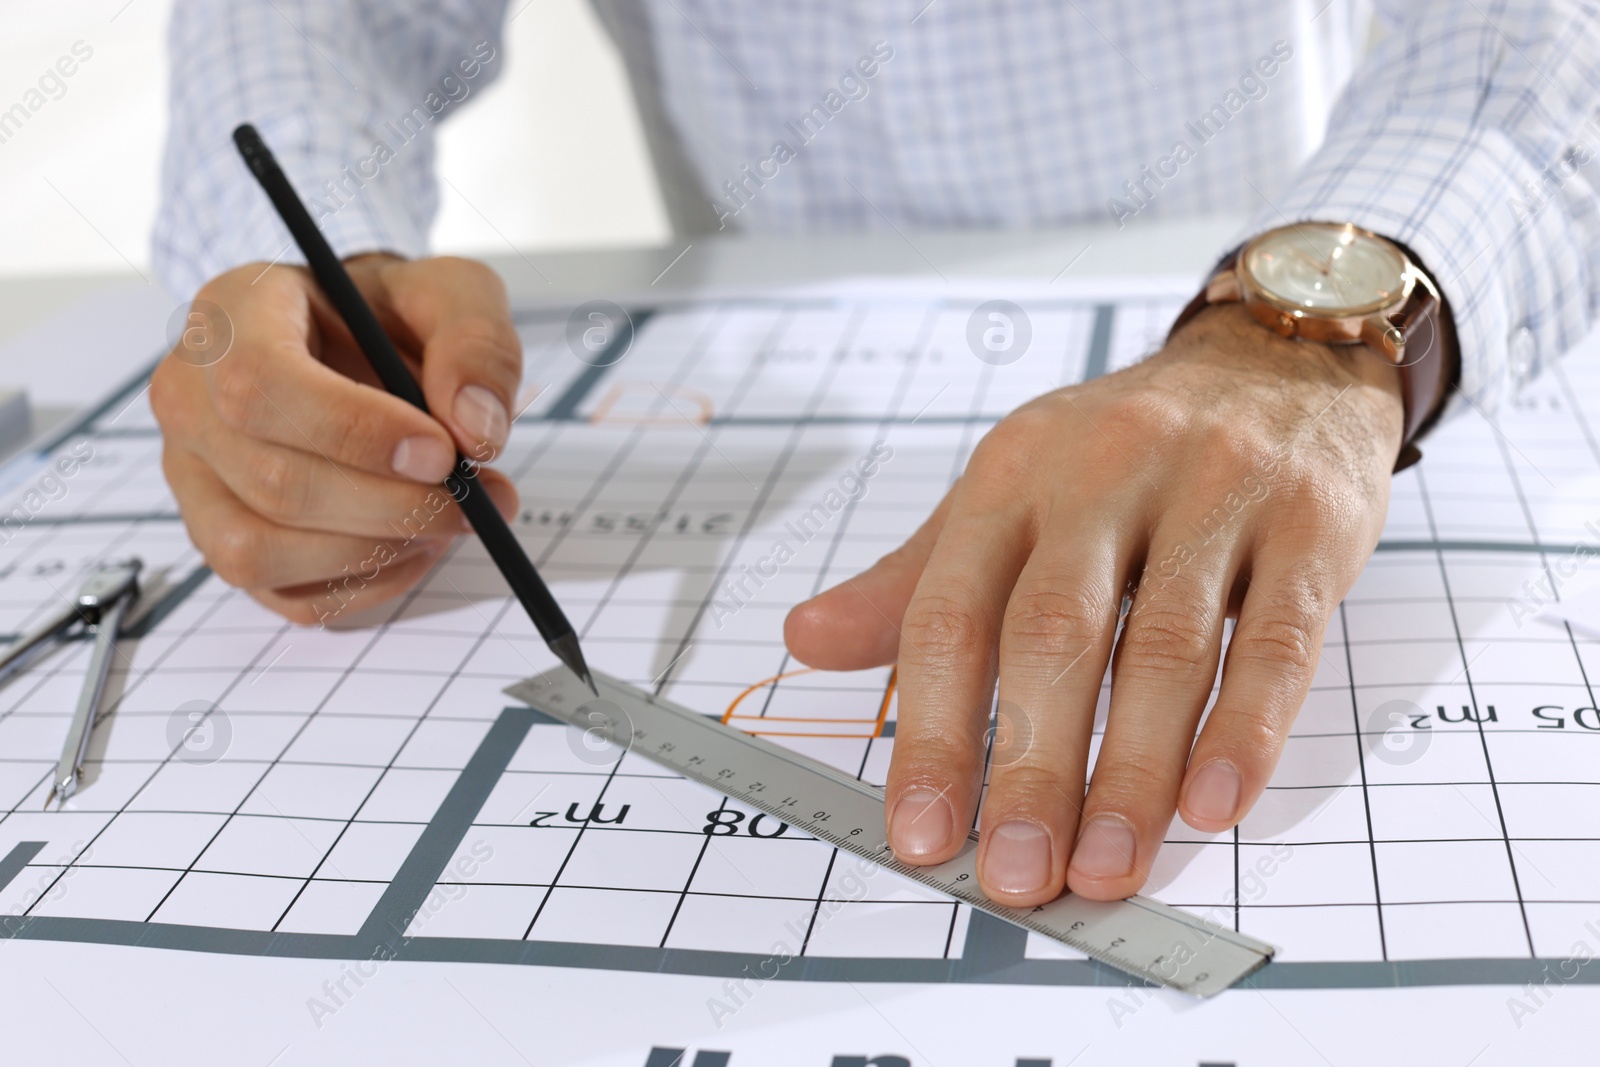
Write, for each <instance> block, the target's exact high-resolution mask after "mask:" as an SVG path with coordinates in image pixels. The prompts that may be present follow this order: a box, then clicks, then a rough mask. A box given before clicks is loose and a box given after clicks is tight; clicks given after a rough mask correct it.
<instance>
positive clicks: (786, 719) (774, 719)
mask: <svg viewBox="0 0 1600 1067" xmlns="http://www.w3.org/2000/svg"><path fill="white" fill-rule="evenodd" d="M815 670H816V668H815V667H802V668H800V669H799V670H797V671H785V672H784V673H782V674H774V675H773V676H772V677H771V678H763V679H761V681H759V682H757V683H756V684H754V685H752V686H750V687H749V688H747V689H745V690H744V692H742V693H740V694H739V695H738V696H736V697H734V698H733V703H731V704H729V705H728V710H727V711H725V712H723V713H722V722H723V725H725V726H726V725H728V724H730V723H731V722H732V721H733V720H734V719H744V720H748V721H751V722H770V723H795V722H832V723H839V724H841V725H845V724H850V723H861V724H863V725H865V723H866V721H867V720H864V719H830V718H807V717H802V716H798V715H770V716H762V715H735V714H734V712H735V711H737V710H738V707H739V705H740V704H741V703H743V702H744V698H745V697H747V696H749V695H750V694H751V693H754V692H755V691H756V690H758V689H764V688H766V687H767V686H769V685H775V684H777V683H778V682H781V681H782V680H783V679H785V678H793V677H795V676H796V675H801V674H811V673H812V672H814V671H815ZM898 678H899V669H898V668H896V669H894V670H891V671H890V672H889V684H888V685H886V686H884V690H883V700H882V702H881V703H879V705H878V714H877V717H876V718H874V719H872V720H871V722H872V732H871V733H870V734H837V733H826V734H824V733H808V732H805V731H778V730H746V731H745V732H746V733H759V734H760V735H761V736H762V737H832V738H845V739H847V740H860V739H861V738H863V737H882V736H883V724H884V722H885V720H887V718H888V716H889V704H890V702H891V701H893V700H894V691H895V685H896V682H897V679H898ZM740 729H744V728H743V727H740Z"/></svg>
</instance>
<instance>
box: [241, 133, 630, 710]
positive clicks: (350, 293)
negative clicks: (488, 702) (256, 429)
mask: <svg viewBox="0 0 1600 1067" xmlns="http://www.w3.org/2000/svg"><path fill="white" fill-rule="evenodd" d="M233 143H234V144H235V145H236V146H237V147H238V149H239V154H240V155H241V156H243V157H244V161H245V164H246V165H247V166H248V167H249V168H250V173H251V174H253V175H255V179H256V181H257V182H259V183H260V184H261V188H262V189H263V190H264V191H265V192H266V194H267V198H268V199H269V200H271V201H272V206H273V208H274V209H275V210H276V211H277V212H278V216H279V217H280V218H282V219H283V223H284V225H285V226H287V227H288V228H289V233H290V234H291V235H292V236H293V237H294V241H295V244H297V245H299V246H300V251H301V252H302V253H304V254H305V257H306V263H307V265H308V266H310V268H311V273H312V275H313V276H314V277H315V278H316V279H317V285H318V286H320V287H321V288H322V291H323V293H324V294H326V295H327V297H328V301H329V302H330V303H331V304H333V306H334V309H335V310H336V311H338V313H339V317H340V318H342V319H343V320H344V322H345V325H346V326H348V327H349V328H350V333H351V335H352V336H354V337H355V339H356V344H357V346H359V347H360V349H361V352H362V354H363V355H365V356H366V357H367V362H368V363H370V364H372V369H373V371H374V372H375V373H376V374H377V375H378V379H379V380H380V381H382V382H383V387H384V388H385V389H387V390H388V391H389V392H390V393H392V394H394V395H395V396H397V397H399V398H400V399H401V400H404V401H406V402H407V403H409V404H412V405H413V406H415V407H417V408H420V409H421V410H423V411H427V410H428V402H427V400H426V399H425V398H424V397H423V395H422V388H421V387H420V386H419V385H418V384H417V380H416V379H415V378H413V377H412V376H411V370H410V368H408V367H407V366H406V364H405V360H403V359H401V358H400V353H399V352H398V351H396V349H395V347H394V342H393V341H391V340H390V339H389V335H388V334H386V333H384V331H383V327H382V326H381V325H379V323H378V317H377V316H376V315H375V314H373V311H372V308H371V307H370V306H369V305H368V304H367V302H366V300H365V299H364V298H363V297H362V295H361V291H360V290H359V289H357V288H356V283H355V282H354V281H353V280H351V278H350V274H349V272H348V271H346V270H345V269H344V264H343V263H341V262H340V261H339V257H338V256H337V255H335V254H334V251H333V249H332V248H331V247H329V245H328V242H327V239H326V238H324V237H323V236H322V231H321V230H320V229H318V228H317V224H316V222H315V220H313V219H312V217H311V213H310V212H308V211H307V210H306V206H305V204H303V203H301V201H300V197H299V196H298V195H296V194H295V191H294V186H292V185H290V184H289V179H288V177H287V176H286V175H285V174H284V173H283V168H281V167H279V166H278V161H277V159H275V158H274V157H273V155H272V150H271V149H269V148H268V147H267V144H266V142H265V141H263V140H262V139H261V134H260V133H259V132H258V131H257V130H256V128H255V127H254V126H252V125H250V124H249V123H245V124H244V125H242V126H240V127H239V128H238V129H236V130H234V131H233ZM444 488H445V490H446V491H447V492H448V493H449V494H450V495H451V497H453V498H454V499H455V501H456V503H457V504H459V505H460V507H461V510H462V512H463V513H464V514H465V515H466V516H467V521H468V522H470V523H471V524H472V529H473V530H474V531H475V532H476V533H477V535H478V538H479V540H481V541H482V542H483V547H484V548H485V549H487V550H488V552H489V558H490V559H492V560H494V563H495V566H496V567H498V568H500V573H501V574H502V575H504V576H505V579H506V584H507V585H509V586H510V587H511V592H512V593H513V594H515V596H516V598H517V600H518V601H520V602H521V604H522V607H523V609H524V610H525V611H527V613H528V618H530V619H532V620H533V625H534V626H535V627H537V628H538V630H539V636H540V637H542V638H544V642H545V644H546V645H548V646H549V647H550V651H551V652H553V653H555V656H556V658H557V659H559V660H560V661H561V662H562V663H564V664H566V665H567V667H568V669H570V670H571V671H572V673H574V674H576V675H577V676H578V677H579V678H581V679H583V682H584V684H585V685H587V686H588V687H589V689H590V691H592V692H593V693H594V694H595V695H596V696H599V695H600V693H599V690H597V689H595V684H594V679H593V678H591V677H590V675H589V667H588V665H587V664H586V663H585V662H584V659H583V650H582V649H581V648H579V647H578V635H577V634H576V633H575V632H573V629H572V623H570V622H568V621H567V617H566V615H565V614H564V613H563V612H562V610H561V605H560V604H557V603H556V598H555V597H554V596H552V595H551V594H550V589H549V587H547V586H546V585H545V584H544V580H543V579H542V578H540V577H539V572H538V571H537V570H535V569H534V566H533V562H532V561H531V560H529V559H528V554H527V553H526V552H524V551H523V550H522V545H521V544H519V543H518V541H517V538H516V535H515V534H513V533H512V532H511V527H510V526H509V525H507V524H506V520H505V519H504V518H502V517H501V515H500V512H499V509H497V508H496V507H495V505H494V501H493V500H492V499H490V497H489V494H488V492H487V491H486V490H485V489H484V488H483V485H482V483H480V482H479V481H478V474H477V464H476V463H475V462H473V461H472V460H469V459H467V458H466V457H465V456H463V455H462V454H461V453H460V452H459V451H457V452H456V466H455V470H453V471H452V472H451V473H450V476H449V477H447V478H446V479H445V480H444Z"/></svg>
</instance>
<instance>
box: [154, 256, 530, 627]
mask: <svg viewBox="0 0 1600 1067" xmlns="http://www.w3.org/2000/svg"><path fill="white" fill-rule="evenodd" d="M348 266H349V269H350V273H351V275H352V276H353V277H354V279H355V281H356V284H357V286H359V287H360V289H361V291H362V293H363V295H365V297H366V299H367V302H368V303H370V304H371V305H372V307H373V310H374V311H375V312H376V313H377V315H378V319H379V321H381V322H382V323H383V325H384V328H385V329H386V330H387V331H388V333H389V335H390V336H391V337H393V338H394V340H395V344H396V346H397V347H398V348H399V349H400V352H401V354H402V355H404V356H405V357H406V360H407V362H408V363H410V365H411V369H412V372H413V373H414V374H415V375H416V376H417V378H418V380H419V381H420V383H421V385H422V391H423V393H424V395H425V396H426V397H427V400H428V407H429V409H430V411H431V412H432V415H431V417H430V416H429V415H426V414H423V413H422V412H421V411H419V410H417V409H416V408H414V407H412V406H411V405H410V404H408V403H406V402H405V401H403V400H400V399H399V398H397V397H394V396H390V395H389V394H388V393H386V392H384V390H383V388H382V386H381V385H380V384H379V383H378V381H377V378H376V376H375V375H374V374H373V373H372V371H371V369H370V368H369V367H368V365H367V362H366V360H365V359H364V358H363V357H362V355H361V352H360V350H359V349H358V348H357V347H356V345H355V342H354V340H353V339H352V338H351V337H350V334H349V331H347V330H346V329H345V326H344V323H343V322H342V321H341V320H340V319H339V316H338V315H337V313H336V312H334V310H333V308H332V306H331V305H330V304H329V303H328V302H327V300H326V299H325V298H324V297H323V296H322V293H321V292H320V290H318V288H317V286H316V283H315V282H314V281H313V280H312V278H311V275H310V273H309V272H308V271H306V270H304V269H303V268H299V267H283V266H273V267H268V266H266V265H265V264H261V263H255V264H250V265H248V266H244V267H240V268H238V269H237V270H233V271H229V272H228V273H227V274H223V275H221V276H220V277H217V278H214V279H213V280H212V281H210V282H209V283H207V284H206V286H205V287H204V288H203V289H201V290H200V292H199V294H198V296H197V297H196V299H197V301H209V302H210V303H211V304H214V305H216V306H217V307H220V308H221V310H222V312H223V314H225V315H226V316H227V318H228V320H229V322H230V323H231V326H232V331H233V338H234V340H233V345H232V348H231V349H230V350H228V351H227V353H226V355H224V356H223V357H222V358H221V359H219V360H217V361H216V362H214V363H209V364H208V365H200V364H202V363H206V362H207V361H206V360H203V359H195V358H194V354H193V353H191V352H188V351H185V350H184V348H183V346H182V345H180V346H179V348H177V349H175V350H174V351H173V353H172V354H170V355H169V356H168V357H167V358H166V359H165V360H164V361H163V362H162V364H161V365H160V367H158V368H157V370H156V373H155V376H154V377H153V378H152V379H151V383H150V403H151V406H152V407H153V408H154V410H155V414H156V418H157V419H158V420H159V421H160V423H161V429H162V433H163V435H164V437H165V448H164V451H163V454H162V465H163V467H164V469H165V471H166V475H167V481H168V482H169V483H170V484H171V485H172V491H173V493H174V494H175V495H176V496H177V499H178V505H179V508H180V509H181V510H182V512H183V518H184V523H185V524H186V525H187V526H188V529H189V536H190V538H191V539H192V540H193V541H194V543H195V544H196V545H197V546H198V547H199V548H200V551H201V552H202V553H204V555H205V558H206V562H207V563H209V564H210V565H211V567H212V569H214V570H215V571H216V572H217V574H218V575H220V576H221V577H222V579H223V580H224V581H227V582H228V583H230V584H232V585H236V586H240V587H242V588H244V589H246V590H247V591H248V592H249V593H250V594H251V595H252V596H253V597H255V598H256V599H257V600H259V601H260V602H261V603H263V604H265V605H266V606H267V607H269V608H271V609H272V610H273V611H276V612H279V613H280V614H282V615H285V616H287V617H288V618H289V619H291V620H293V621H295V622H300V623H314V622H319V621H325V620H327V619H328V618H329V616H331V615H337V614H338V613H339V612H341V611H342V610H344V608H345V607H349V608H350V609H351V610H352V611H360V610H363V609H365V608H367V607H370V606H372V605H374V604H379V603H382V602H383V601H385V600H388V599H389V598H391V597H394V596H397V595H398V594H400V593H402V592H404V591H405V590H406V589H408V588H410V586H411V585H413V584H414V583H415V582H416V581H417V580H418V579H419V578H420V577H421V576H422V575H423V574H424V573H426V572H427V570H428V568H429V567H430V566H432V565H433V563H434V562H435V561H436V560H437V559H438V558H439V555H440V554H441V553H442V552H443V551H444V549H445V548H446V547H447V546H448V545H449V543H450V541H451V539H452V538H453V537H454V536H455V535H457V534H459V533H463V532H465V531H466V530H467V529H468V526H467V524H466V520H465V518H464V517H463V516H462V514H461V512H460V510H459V509H458V508H457V507H456V505H455V504H454V502H452V501H451V500H450V498H449V494H448V493H446V492H445V491H444V490H443V489H442V488H441V487H440V483H441V482H442V481H443V480H444V478H445V476H446V475H447V474H448V473H449V472H450V470H451V467H452V466H453V465H454V462H455V453H456V450H457V449H460V450H461V452H462V453H463V454H464V455H466V456H467V457H469V458H472V459H476V460H479V461H480V462H487V461H488V460H490V459H493V458H494V457H495V456H496V455H498V453H499V451H500V449H501V448H503V447H504V445H505V441H506V435H507V433H508V431H509V429H510V411H511V406H512V402H513V399H514V397H515V394H516V390H517V387H518V384H519V383H520V381H521V373H522V350H521V343H520V342H519V340H518V338H517V334H516V330H515V329H514V328H513V327H512V323H511V312H510V308H509V305H508V303H507V301H506V295H505V289H504V287H503V286H502V285H501V282H500V279H499V278H498V277H497V276H496V275H495V274H494V272H493V271H491V270H490V269H489V268H488V267H485V266H483V265H482V264H479V263H473V262H470V261H467V260H460V259H426V260H418V261H416V262H407V261H404V260H400V259H396V258H394V257H392V256H384V255H372V256H362V257H358V258H356V259H354V260H351V261H350V262H349V264H348ZM480 477H481V479H482V483H483V485H484V487H485V488H487V489H488V491H489V494H490V495H491V496H492V497H493V498H494V500H495V503H496V504H498V505H499V507H500V510H501V512H502V513H504V514H506V515H511V514H513V513H514V512H515V510H516V506H517V494H516V490H515V489H514V488H513V487H512V485H511V482H510V481H509V480H508V479H507V478H505V477H504V476H503V475H500V474H498V473H496V472H494V471H492V470H482V471H480Z"/></svg>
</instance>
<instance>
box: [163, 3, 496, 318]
mask: <svg viewBox="0 0 1600 1067" xmlns="http://www.w3.org/2000/svg"><path fill="white" fill-rule="evenodd" d="M505 7H506V0H381V2H371V0H369V2H363V0H178V2H177V3H176V4H175V5H174V8H173V12H172V22H171V26H170V29H169V31H168V48H169V52H170V68H171V87H170V96H171V99H170V104H169V110H170V127H169V131H168V135H167V142H166V150H165V155H164V157H163V160H162V174H161V205H160V209H159V213H158V215H157V220H156V228H155V232H154V235H153V237H152V242H151V244H152V257H153V259H154V262H155V267H156V270H157V272H158V273H159V275H160V277H161V280H162V281H163V282H164V283H165V284H166V285H167V287H168V288H169V289H170V290H171V291H172V292H173V293H175V294H178V295H182V296H188V295H190V294H192V293H194V291H195V290H196V289H198V288H199V287H200V286H201V285H202V284H203V283H204V282H205V281H206V279H208V278H210V277H213V276H214V275H217V274H220V273H222V272H223V271H226V270H229V269H231V268H233V267H237V266H239V265H241V264H243V263H248V262H251V261H254V260H265V261H277V262H302V261H303V260H302V259H301V257H300V256H299V250H298V249H296V248H295V247H294V245H293V242H292V241H291V240H290V237H289V233H288V231H287V230H286V229H285V228H284V226H283V224H282V223H281V222H280V221H279V220H278V217H277V215H276V214H275V213H274V212H273V210H272V207H271V205H270V204H269V203H268V201H267V198H266V196H265V195H264V194H263V193H262V192H261V190H260V188H259V187H258V186H257V185H256V183H255V182H254V181H253V180H252V179H251V177H250V175H249V172H248V171H247V170H246V169H245V166H244V164H243V163H242V162H241V161H240V159H239V157H238V154H237V152H235V150H234V147H233V140H232V132H233V129H234V127H235V126H237V125H238V124H240V123H241V122H252V123H254V124H255V125H256V127H257V128H258V129H259V130H260V131H261V134H262V136H263V137H264V138H265V139H266V141H267V144H268V145H270V146H271V147H272V150H273V153H274V154H275V155H276V156H277V157H278V160H279V162H280V163H282V164H283V168H284V170H285V171H286V172H287V173H288V175H289V178H290V180H291V181H292V182H293V183H294V185H295V188H296V189H297V190H298V191H299V193H300V195H301V197H302V199H304V200H305V201H306V206H307V207H308V208H309V209H310V210H311V213H312V215H313V216H315V217H316V218H317V221H318V223H319V224H320V225H321V227H322V229H323V231H324V233H325V234H326V235H327V237H328V241H329V243H330V244H332V246H333V248H334V250H335V251H336V252H338V253H339V254H340V255H341V256H349V255H354V254H356V253H358V252H364V251H379V250H382V251H392V252H397V253H400V254H402V255H408V256H414V255H419V254H422V253H424V252H425V251H426V249H427V244H428V229H429V226H430V225H431V223H432V221H433V216H434V214H435V212H436V211H437V209H438V202H439V197H438V188H437V185H436V184H435V181H434V177H433V155H434V136H435V130H436V128H437V125H438V123H439V121H440V120H441V119H442V118H444V117H445V116H447V115H448V114H449V113H450V111H451V110H452V109H453V108H455V107H458V106H459V105H460V104H461V103H462V102H463V101H465V100H467V99H468V98H470V97H471V96H472V95H473V94H475V93H478V92H481V91H482V89H483V87H484V86H485V85H487V84H488V83H489V81H490V80H492V79H493V78H494V76H495V75H496V74H497V73H498V71H499V68H500V66H501V65H502V61H501V56H500V49H501V42H500V27H501V23H502V22H503V20H504V15H505Z"/></svg>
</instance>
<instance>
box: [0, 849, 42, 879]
mask: <svg viewBox="0 0 1600 1067" xmlns="http://www.w3.org/2000/svg"><path fill="white" fill-rule="evenodd" d="M44 846H45V842H43V841H18V842H17V843H16V844H14V845H12V846H11V851H10V852H7V853H6V854H5V856H4V858H0V889H4V888H5V887H6V886H8V885H10V884H11V880H12V879H13V878H15V877H16V876H17V875H19V874H21V873H22V868H24V867H26V866H27V865H28V861H29V860H31V859H33V857H35V856H37V855H38V854H39V850H40V849H42V848H44Z"/></svg>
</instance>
